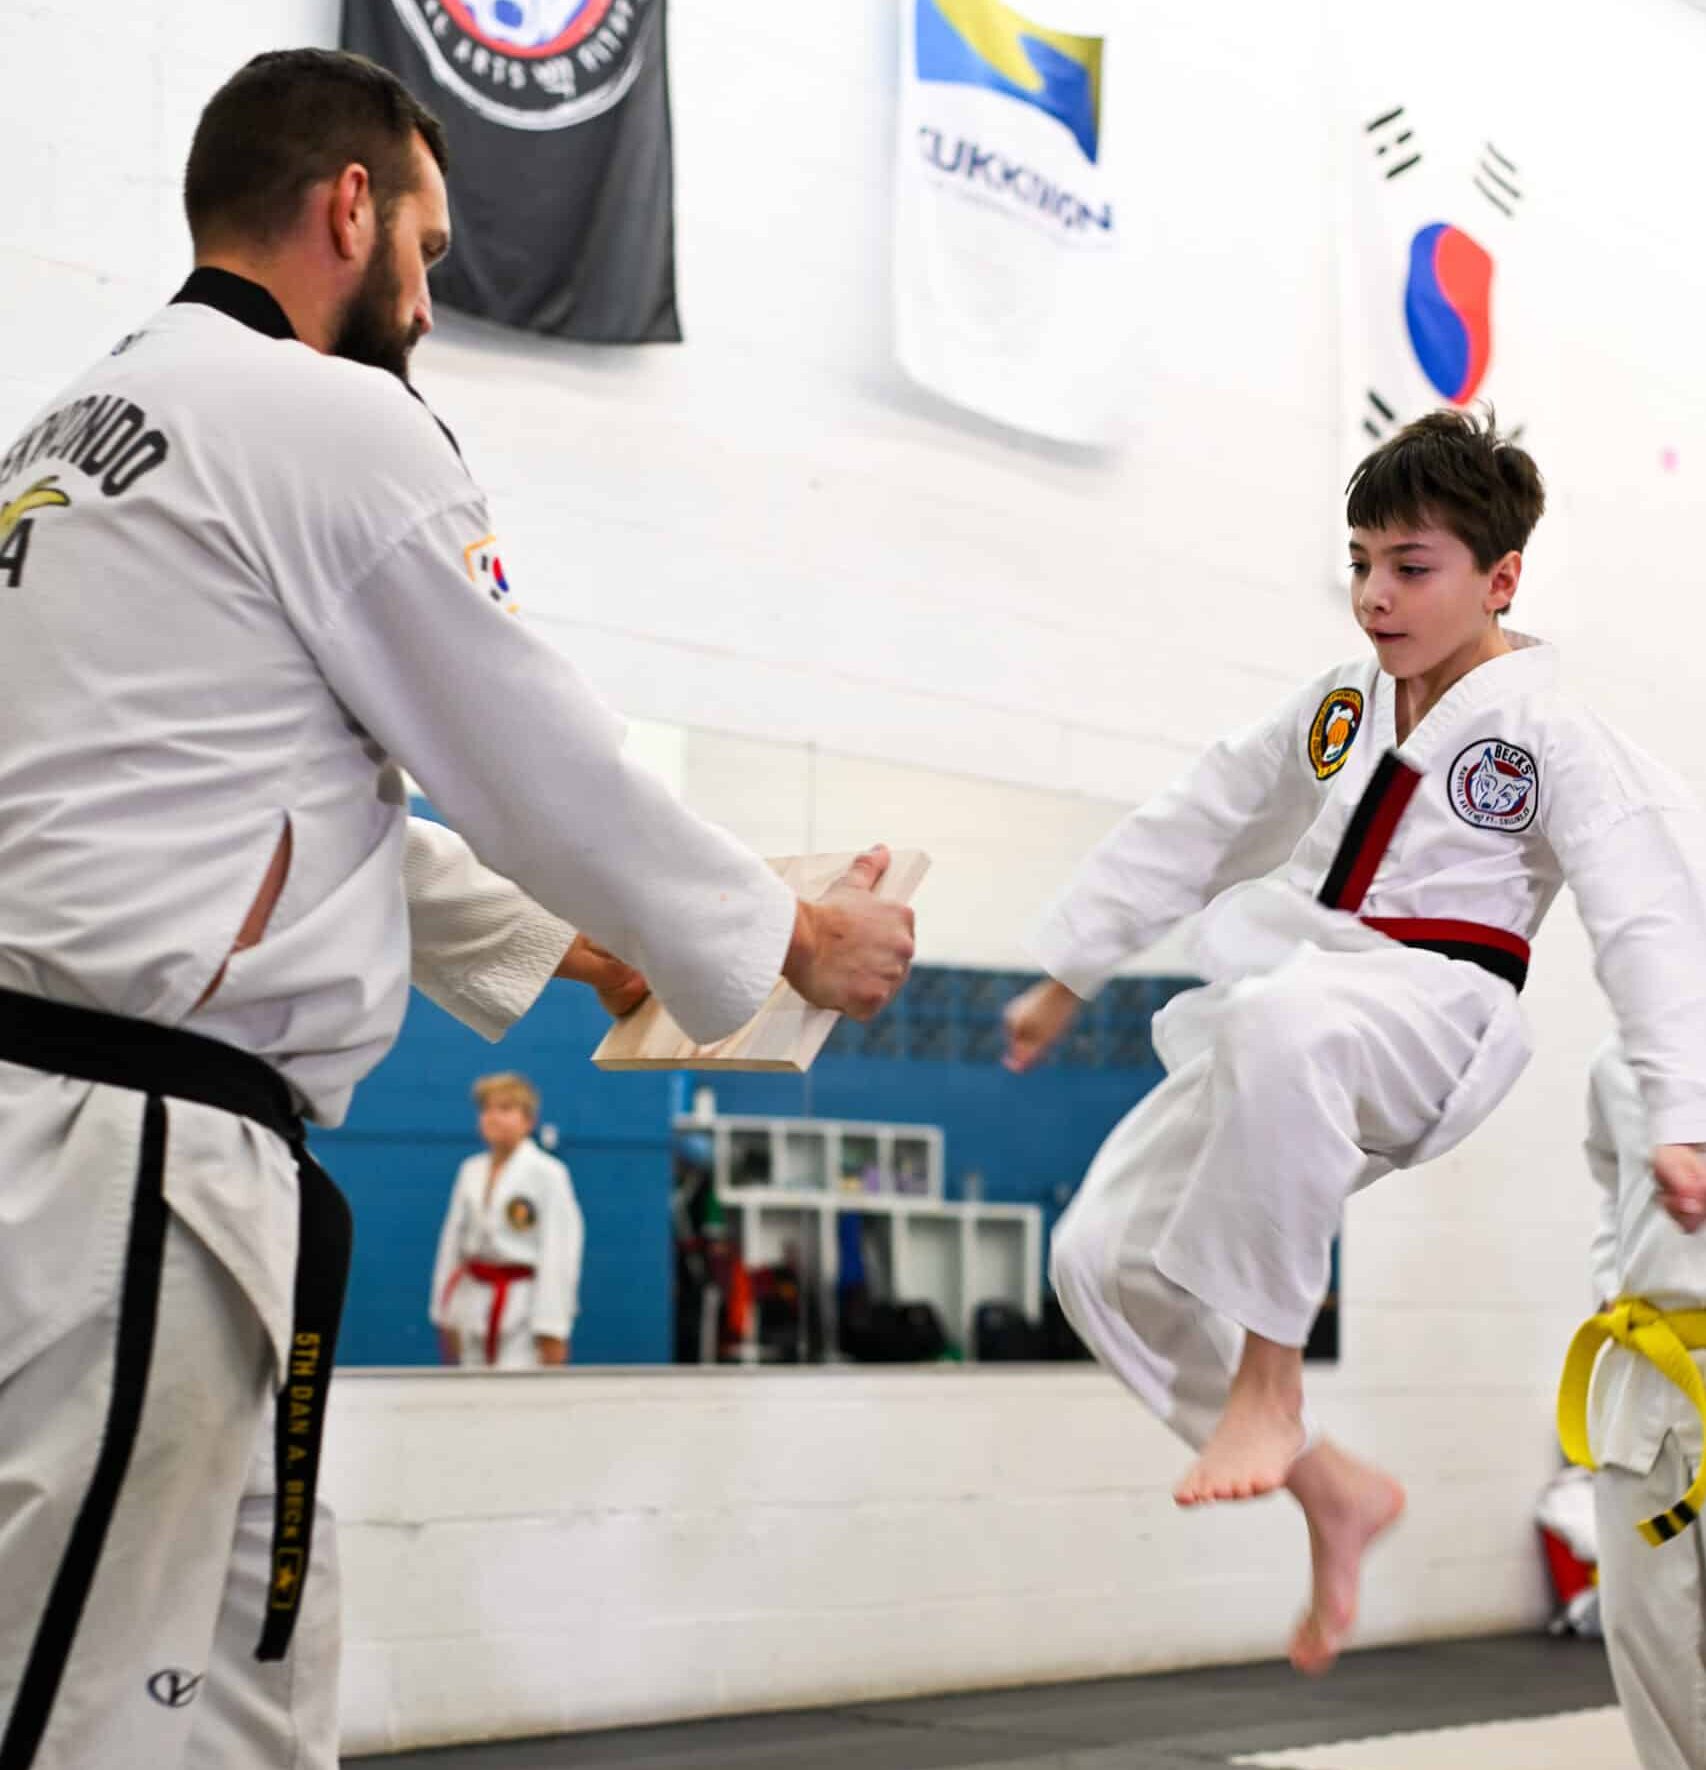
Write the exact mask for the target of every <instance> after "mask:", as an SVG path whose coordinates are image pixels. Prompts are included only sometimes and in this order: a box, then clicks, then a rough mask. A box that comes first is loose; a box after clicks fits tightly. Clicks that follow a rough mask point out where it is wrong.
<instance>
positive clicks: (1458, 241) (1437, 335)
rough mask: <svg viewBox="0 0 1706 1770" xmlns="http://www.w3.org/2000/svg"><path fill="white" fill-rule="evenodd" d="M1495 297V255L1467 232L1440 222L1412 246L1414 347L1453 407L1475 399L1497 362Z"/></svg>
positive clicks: (1407, 313) (1408, 303) (1407, 295)
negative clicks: (1494, 331) (1477, 391)
mask: <svg viewBox="0 0 1706 1770" xmlns="http://www.w3.org/2000/svg"><path fill="white" fill-rule="evenodd" d="M1492 297H1493V260H1492V256H1491V255H1490V254H1489V253H1488V251H1487V250H1486V248H1485V247H1484V246H1482V245H1481V244H1480V243H1479V242H1478V241H1476V240H1472V239H1471V238H1470V237H1469V235H1468V234H1466V233H1465V232H1464V231H1463V230H1462V228H1459V227H1453V226H1451V224H1450V223H1449V222H1444V221H1436V222H1433V223H1432V224H1431V225H1429V226H1427V227H1424V228H1423V229H1422V230H1421V232H1420V233H1418V234H1417V235H1416V237H1415V238H1414V239H1413V240H1412V241H1411V242H1410V277H1409V281H1408V283H1407V284H1406V285H1405V289H1404V318H1405V320H1406V321H1407V322H1408V324H1409V328H1410V343H1411V345H1412V347H1413V348H1414V350H1415V352H1416V361H1417V362H1419V363H1420V364H1421V366H1422V372H1423V374H1425V375H1426V376H1427V378H1428V380H1429V381H1431V382H1432V383H1433V385H1434V387H1435V388H1436V389H1437V390H1438V391H1439V393H1440V394H1441V395H1443V397H1444V398H1446V399H1448V400H1450V401H1451V403H1452V404H1453V405H1458V406H1461V405H1467V404H1468V402H1469V401H1470V400H1472V399H1473V398H1474V397H1475V390H1476V389H1477V388H1478V387H1479V386H1480V385H1481V382H1482V380H1483V379H1484V378H1485V376H1486V373H1487V365H1488V364H1489V362H1490V361H1491V360H1492V355H1493V317H1492Z"/></svg>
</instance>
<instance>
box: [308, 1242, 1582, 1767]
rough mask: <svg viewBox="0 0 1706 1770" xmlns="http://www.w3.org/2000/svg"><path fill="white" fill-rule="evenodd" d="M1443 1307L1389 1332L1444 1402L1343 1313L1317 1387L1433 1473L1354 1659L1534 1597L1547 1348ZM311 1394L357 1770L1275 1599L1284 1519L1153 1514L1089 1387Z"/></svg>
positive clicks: (1110, 1399) (1124, 1665)
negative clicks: (374, 1758)
mask: <svg viewBox="0 0 1706 1770" xmlns="http://www.w3.org/2000/svg"><path fill="white" fill-rule="evenodd" d="M1467 1258H1468V1259H1469V1260H1472V1261H1474V1262H1475V1263H1477V1264H1479V1265H1480V1266H1481V1267H1482V1268H1483V1269H1485V1268H1487V1267H1488V1266H1489V1265H1490V1266H1491V1268H1492V1269H1493V1270H1494V1271H1495V1272H1496V1271H1498V1270H1499V1269H1500V1267H1501V1265H1502V1261H1501V1257H1500V1255H1499V1253H1498V1251H1497V1250H1496V1249H1490V1248H1488V1247H1486V1246H1483V1247H1481V1248H1479V1249H1475V1250H1471V1252H1470V1253H1469V1255H1468V1256H1467ZM1416 1270H1417V1272H1418V1275H1419V1276H1420V1275H1421V1274H1422V1272H1423V1268H1422V1264H1421V1263H1420V1262H1418V1263H1417V1268H1416ZM1545 1276H1550V1278H1551V1279H1552V1281H1553V1282H1554V1283H1555V1282H1556V1281H1557V1277H1558V1275H1557V1274H1555V1273H1554V1274H1551V1275H1545ZM1541 1279H1542V1275H1537V1281H1539V1280H1541ZM1436 1288H1437V1286H1436V1281H1435V1280H1434V1279H1433V1278H1432V1276H1431V1275H1428V1276H1425V1277H1423V1281H1422V1282H1421V1283H1420V1284H1418V1285H1413V1286H1412V1287H1411V1289H1410V1300H1411V1303H1412V1308H1411V1311H1410V1316H1409V1320H1410V1321H1411V1323H1412V1324H1413V1325H1414V1327H1415V1328H1416V1329H1417V1330H1418V1332H1422V1333H1429V1332H1435V1333H1441V1334H1443V1336H1444V1342H1443V1347H1444V1349H1445V1350H1447V1351H1449V1352H1450V1353H1452V1354H1453V1355H1455V1356H1458V1357H1460V1358H1461V1360H1462V1368H1463V1371H1464V1381H1463V1383H1462V1384H1461V1386H1458V1385H1454V1384H1446V1383H1443V1382H1440V1381H1437V1380H1436V1381H1432V1382H1425V1381H1424V1382H1417V1383H1414V1384H1405V1385H1404V1386H1403V1387H1401V1388H1394V1387H1393V1386H1392V1385H1391V1382H1390V1378H1389V1376H1388V1375H1387V1374H1386V1372H1385V1370H1384V1369H1383V1368H1382V1366H1383V1365H1384V1364H1385V1363H1386V1362H1388V1360H1389V1361H1390V1362H1392V1363H1397V1364H1408V1363H1409V1362H1410V1353H1411V1348H1410V1347H1409V1346H1408V1345H1405V1344H1399V1343H1395V1342H1394V1341H1389V1340H1382V1341H1380V1342H1376V1340H1375V1339H1374V1338H1373V1337H1372V1336H1365V1335H1364V1334H1363V1332H1362V1327H1361V1323H1362V1321H1363V1319H1364V1316H1363V1313H1362V1312H1360V1311H1353V1316H1352V1321H1351V1331H1352V1333H1353V1334H1354V1335H1356V1336H1357V1337H1358V1338H1359V1339H1361V1340H1362V1341H1363V1344H1364V1345H1365V1347H1366V1349H1367V1357H1366V1362H1365V1369H1366V1371H1367V1373H1368V1374H1367V1375H1366V1376H1364V1377H1361V1378H1359V1377H1357V1376H1356V1375H1355V1374H1354V1373H1353V1372H1351V1371H1346V1372H1341V1373H1340V1374H1339V1375H1338V1376H1337V1377H1336V1378H1335V1379H1334V1380H1333V1381H1332V1382H1331V1383H1330V1384H1329V1385H1328V1386H1327V1389H1328V1391H1329V1392H1328V1394H1327V1396H1326V1400H1325V1406H1324V1409H1323V1411H1324V1413H1325V1415H1326V1418H1327V1422H1328V1424H1329V1426H1337V1425H1338V1424H1340V1422H1341V1421H1342V1422H1344V1423H1345V1424H1347V1425H1354V1427H1355V1429H1356V1431H1357V1432H1358V1433H1359V1434H1360V1435H1361V1436H1362V1437H1363V1438H1364V1439H1373V1441H1374V1444H1375V1448H1377V1449H1378V1450H1379V1451H1381V1452H1382V1453H1383V1454H1385V1455H1387V1456H1389V1457H1391V1458H1393V1459H1394V1460H1395V1461H1400V1462H1403V1463H1405V1464H1407V1465H1409V1466H1410V1467H1412V1468H1416V1469H1421V1470H1426V1471H1428V1472H1427V1473H1424V1474H1423V1475H1422V1476H1421V1478H1420V1479H1419V1480H1417V1481H1416V1482H1415V1483H1414V1484H1413V1486H1412V1489H1411V1516H1410V1522H1409V1524H1408V1526H1407V1527H1406V1529H1405V1530H1404V1531H1403V1533H1402V1534H1401V1535H1400V1536H1399V1537H1398V1538H1397V1539H1396V1540H1395V1542H1394V1543H1393V1544H1392V1546H1391V1548H1390V1549H1389V1550H1388V1551H1387V1552H1386V1553H1385V1554H1384V1555H1382V1556H1381V1557H1380V1559H1379V1560H1378V1561H1377V1562H1376V1564H1375V1568H1374V1574H1373V1578H1372V1579H1371V1581H1370V1585H1369V1589H1368V1596H1367V1602H1366V1609H1365V1625H1364V1634H1365V1638H1366V1639H1367V1640H1368V1641H1370V1642H1374V1641H1398V1640H1414V1639H1417V1638H1419V1637H1423V1636H1429V1635H1445V1634H1457V1633H1462V1632H1465V1631H1469V1630H1475V1629H1483V1630H1490V1629H1495V1628H1499V1627H1503V1626H1507V1625H1511V1624H1520V1623H1522V1622H1526V1621H1530V1620H1532V1619H1533V1618H1534V1617H1535V1616H1536V1615H1537V1614H1538V1611H1539V1607H1540V1572H1539V1566H1538V1562H1537V1557H1536V1551H1535V1546H1534V1542H1533V1539H1532V1534H1531V1532H1530V1530H1529V1529H1528V1528H1526V1526H1525V1524H1524V1522H1523V1514H1524V1511H1525V1508H1526V1506H1527V1504H1528V1501H1529V1499H1530V1498H1531V1493H1530V1488H1531V1486H1532V1483H1531V1482H1530V1480H1529V1476H1528V1473H1527V1470H1526V1469H1525V1468H1524V1467H1522V1465H1523V1464H1525V1463H1526V1462H1528V1461H1530V1460H1532V1455H1533V1453H1534V1452H1535V1450H1536V1449H1537V1448H1538V1447H1537V1446H1536V1445H1534V1444H1533V1443H1531V1442H1524V1443H1522V1444H1521V1446H1520V1453H1521V1454H1516V1455H1513V1454H1512V1453H1513V1450H1514V1449H1516V1448H1517V1446H1516V1445H1514V1444H1513V1432H1512V1424H1511V1414H1512V1411H1513V1409H1514V1410H1518V1411H1520V1409H1521V1407H1522V1404H1523V1402H1524V1400H1525V1398H1526V1395H1527V1393H1528V1391H1529V1389H1530V1388H1531V1386H1532V1385H1534V1384H1536V1383H1539V1382H1544V1381H1545V1377H1546V1372H1547V1371H1548V1370H1549V1367H1550V1363H1551V1349H1550V1347H1543V1346H1541V1345H1539V1344H1537V1343H1536V1342H1535V1340H1534V1338H1533V1337H1532V1336H1530V1335H1527V1334H1518V1335H1517V1336H1515V1337H1514V1338H1513V1339H1512V1340H1511V1341H1510V1342H1509V1348H1508V1350H1509V1357H1508V1360H1507V1361H1506V1362H1503V1363H1500V1362H1499V1361H1494V1360H1490V1359H1488V1358H1486V1357H1485V1356H1484V1342H1483V1336H1484V1335H1486V1334H1488V1333H1490V1332H1497V1331H1499V1330H1500V1328H1501V1326H1502V1324H1503V1316H1502V1314H1501V1312H1500V1311H1499V1310H1497V1309H1494V1310H1491V1311H1488V1312H1484V1313H1480V1314H1477V1315H1475V1316H1473V1317H1462V1316H1458V1315H1455V1314H1453V1313H1452V1312H1451V1311H1448V1310H1441V1309H1440V1308H1439V1307H1438V1306H1437V1302H1436V1301H1435V1299H1434V1294H1433V1293H1434V1291H1435V1289H1436ZM334 1393H335V1395H336V1403H335V1406H334V1409H333V1419H332V1421H331V1425H330V1429H329V1432H328V1437H327V1444H328V1455H329V1459H330V1461H329V1467H328V1471H327V1477H326V1481H327V1491H328V1494H329V1496H330V1497H331V1499H332V1500H333V1503H334V1504H335V1505H336V1506H337V1508H338V1511H339V1514H340V1517H341V1520H342V1533H341V1538H340V1541H341V1546H342V1554H343V1563H344V1569H345V1580H346V1587H347V1599H346V1605H345V1626H346V1648H345V1656H344V1684H343V1726H344V1745H345V1749H346V1751H348V1752H351V1753H366V1752H377V1751H384V1750H389V1749H396V1748H400V1747H407V1746H417V1745H428V1744H434V1743H443V1742H449V1741H454V1740H466V1739H476V1738H496V1737H502V1736H506V1735H524V1734H528V1733H549V1732H557V1731H569V1730H573V1729H577V1728H588V1727H598V1726H609V1725H619V1724H623V1723H628V1722H638V1721H657V1720H666V1719H680V1718H685V1717H687V1716H692V1715H705V1714H717V1713H727V1712H730V1711H734V1710H747V1709H767V1708H786V1707H792V1706H797V1705H802V1704H809V1703H824V1702H833V1701H853V1700H858V1701H869V1700H872V1699H875V1698H880V1697H885V1696H902V1695H909V1694H913V1693H916V1692H922V1691H931V1690H940V1689H947V1688H953V1687H955V1686H961V1687H964V1686H973V1685H992V1684H1011V1683H1024V1682H1030V1681H1033V1680H1036V1679H1039V1678H1080V1677H1093V1676H1100V1675H1108V1674H1115V1673H1122V1672H1130V1671H1135V1670H1154V1669H1160V1668H1162V1667H1169V1666H1180V1665H1190V1664H1198V1663H1204V1662H1211V1661H1230V1660H1237V1659H1252V1658H1257V1657H1262V1656H1266V1655H1270V1654H1273V1653H1275V1652H1278V1651H1280V1650H1281V1649H1282V1647H1283V1644H1284V1641H1285V1638H1286V1635H1287V1633H1288V1632H1289V1629H1290V1626H1291V1621H1292V1617H1293V1612H1294V1610H1295V1608H1296V1606H1297V1604H1298V1603H1299V1601H1300V1599H1301V1596H1302V1592H1303V1588H1304V1579H1305V1572H1306V1568H1307V1564H1308V1551H1307V1545H1306V1542H1305V1539H1304V1533H1303V1529H1302V1525H1301V1521H1300V1517H1299V1515H1298V1514H1297V1513H1296V1512H1295V1510H1294V1508H1292V1507H1291V1506H1290V1503H1289V1502H1287V1501H1278V1502H1275V1503H1273V1504H1262V1505H1253V1506H1246V1507H1232V1508H1224V1507H1223V1508H1220V1509H1218V1510H1216V1511H1214V1512H1212V1513H1199V1514H1196V1515H1193V1516H1189V1517H1187V1516H1183V1515H1181V1514H1180V1513H1179V1512H1178V1510H1177V1508H1176V1507H1175V1506H1174V1505H1173V1503H1172V1500H1171V1498H1170V1496H1169V1494H1168V1492H1167V1483H1168V1480H1169V1478H1170V1475H1171V1474H1172V1472H1173V1471H1174V1470H1175V1469H1177V1468H1178V1467H1180V1466H1181V1462H1182V1459H1181V1455H1180V1453H1179V1452H1178V1451H1177V1449H1176V1448H1175V1447H1173V1446H1172V1445H1171V1444H1170V1442H1169V1441H1168V1440H1167V1438H1166V1436H1165V1434H1164V1433H1163V1432H1162V1431H1161V1430H1160V1428H1159V1427H1157V1426H1155V1425H1154V1423H1153V1422H1152V1421H1150V1420H1149V1419H1148V1417H1147V1416H1145V1415H1143V1414H1142V1413H1140V1412H1139V1410H1138V1409H1137V1408H1135V1407H1133V1406H1131V1405H1129V1404H1128V1402H1127V1401H1126V1399H1125V1397H1124V1395H1123V1392H1121V1391H1119V1390H1118V1389H1117V1388H1116V1387H1115V1386H1114V1384H1113V1381H1112V1379H1110V1378H1107V1377H1105V1376H1103V1375H1102V1374H1101V1372H1100V1371H1098V1370H1096V1369H1095V1368H1094V1367H1086V1366H1078V1367H1070V1368H1068V1369H1067V1370H1065V1371H1064V1372H1062V1371H1055V1372H1051V1373H1048V1374H1046V1375H1044V1374H1039V1373H1035V1372H1031V1371H1015V1372H1012V1373H1008V1374H998V1373H995V1372H990V1371H983V1372H978V1373H975V1374H974V1373H971V1372H968V1371H965V1370H947V1371H935V1370H930V1371H889V1372H883V1373H870V1372H853V1371H828V1372H809V1371H806V1372H795V1373H782V1372H772V1373H766V1374H763V1375H755V1374H753V1373H750V1372H747V1373H742V1372H732V1371H731V1372H691V1373H686V1372H684V1373H679V1374H672V1373H658V1374H656V1375H650V1376H641V1375H638V1374H635V1373H616V1374H612V1373H602V1372H580V1373H574V1374H567V1375H561V1376H559V1375H557V1374H556V1373H537V1374H536V1373H524V1374H521V1375H519V1376H514V1377H510V1376H480V1375H470V1376H461V1375H457V1374H454V1373H450V1372H429V1373H422V1374H409V1375H406V1376H405V1375H400V1374H399V1375H386V1374H383V1373H379V1374H375V1373H359V1374H350V1375H347V1376H345V1377H344V1378H342V1379H341V1380H340V1383H339V1385H338V1387H337V1389H336V1390H335V1391H334ZM1516 1436H1517V1437H1518V1438H1522V1437H1523V1436H1524V1434H1522V1433H1521V1432H1520V1431H1519V1432H1518V1433H1517V1434H1516ZM1528 1436H1532V1435H1528ZM1447 1446H1450V1447H1455V1448H1453V1449H1452V1450H1451V1451H1450V1452H1449V1453H1446V1454H1442V1453H1444V1452H1445V1447H1447Z"/></svg>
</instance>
